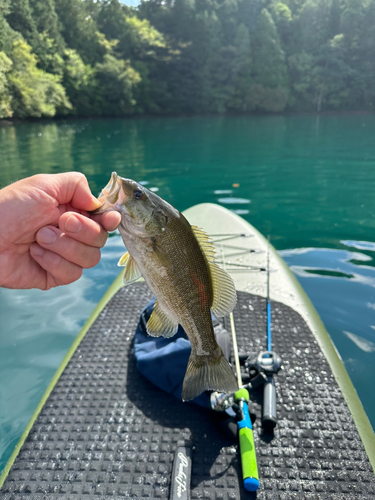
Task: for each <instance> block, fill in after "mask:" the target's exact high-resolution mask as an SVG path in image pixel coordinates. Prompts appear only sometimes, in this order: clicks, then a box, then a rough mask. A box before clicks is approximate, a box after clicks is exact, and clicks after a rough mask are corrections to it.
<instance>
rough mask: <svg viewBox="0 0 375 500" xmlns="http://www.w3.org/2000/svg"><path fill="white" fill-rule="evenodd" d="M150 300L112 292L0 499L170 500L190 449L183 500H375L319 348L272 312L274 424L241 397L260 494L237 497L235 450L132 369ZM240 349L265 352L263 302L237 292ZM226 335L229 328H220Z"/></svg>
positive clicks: (293, 319) (210, 422)
mask: <svg viewBox="0 0 375 500" xmlns="http://www.w3.org/2000/svg"><path fill="white" fill-rule="evenodd" d="M151 298H152V295H151V292H150V291H149V289H148V288H147V286H146V284H145V283H135V284H133V285H131V286H129V287H125V288H121V289H119V290H118V291H117V292H116V293H115V295H114V296H113V297H112V298H111V299H110V300H109V302H108V303H107V304H106V305H105V307H104V308H103V309H102V311H101V312H100V314H99V316H98V317H97V319H96V320H95V321H94V323H93V324H92V325H91V327H90V328H89V329H88V331H87V332H86V334H85V335H84V337H83V338H82V340H81V341H80V343H79V345H78V347H77V349H76V350H75V352H74V354H73V355H72V357H71V358H70V361H69V363H68V364H67V366H66V367H65V370H64V371H63V372H62V374H61V375H60V377H59V379H58V380H57V382H56V384H55V385H54V387H53V389H52V392H51V393H50V395H49V397H48V399H47V401H46V403H45V404H44V406H43V407H42V409H41V411H40V412H39V414H38V416H37V417H36V420H35V422H34V424H33V426H32V428H31V429H30V431H29V433H28V435H27V437H26V439H25V440H24V442H23V444H22V447H21V448H20V450H19V452H18V454H17V456H16V457H15V459H14V463H13V465H12V467H11V469H10V471H9V472H8V474H7V476H6V478H5V481H4V484H3V486H2V489H1V490H0V498H1V499H2V500H26V499H28V500H30V499H33V500H44V499H51V500H57V499H59V500H67V499H69V500H78V499H82V500H89V499H90V500H91V499H92V500H94V499H98V498H102V499H106V500H109V499H122V498H131V499H137V498H140V499H142V498H148V499H154V498H155V499H159V498H160V499H169V498H170V492H171V490H172V489H173V486H174V485H173V484H171V478H172V470H173V465H174V458H175V452H176V450H177V449H178V447H183V446H185V445H186V444H187V443H189V446H190V444H191V446H192V447H193V452H192V454H191V456H190V459H191V484H190V492H189V495H190V496H188V497H187V498H191V499H198V498H199V499H201V498H204V499H215V500H219V499H220V500H226V499H238V498H241V499H242V498H243V499H251V498H253V499H254V498H257V499H259V500H293V499H296V500H297V499H298V500H316V499H321V500H325V499H327V500H328V499H332V500H350V499H353V500H354V499H358V500H359V499H361V500H362V499H373V498H375V477H374V473H373V469H372V466H371V464H370V461H369V458H368V454H367V453H366V450H365V447H364V445H363V443H362V440H361V438H360V436H359V433H358V431H357V427H356V425H355V424H354V421H353V418H352V415H351V413H350V411H349V409H348V406H347V404H346V402H345V400H344V398H343V395H342V392H341V389H340V387H339V385H338V383H337V381H336V378H335V377H334V375H333V374H332V371H331V368H330V366H329V364H328V362H327V360H326V357H325V356H324V354H323V352H322V349H321V346H320V344H319V343H318V342H317V340H316V337H315V335H313V333H312V331H311V328H310V327H309V325H308V324H307V322H306V321H305V319H304V318H303V317H302V316H301V314H299V313H298V312H297V311H296V310H295V309H293V308H292V307H290V306H288V305H286V304H285V303H282V302H278V301H275V300H274V301H273V302H272V327H273V345H274V350H275V351H276V352H277V353H278V354H279V355H280V356H281V357H282V360H283V369H282V370H281V371H280V372H279V373H278V374H277V376H276V377H275V382H276V391H277V410H278V424H277V426H276V428H275V431H274V435H273V436H272V435H269V434H265V433H263V431H262V427H261V423H260V420H261V405H260V399H259V395H258V393H256V392H253V393H250V397H251V399H252V401H253V409H254V411H255V413H256V414H257V420H256V422H255V424H254V427H253V432H254V440H255V447H256V453H257V459H258V469H259V480H260V489H259V490H258V491H257V492H256V493H250V492H247V491H246V490H245V489H244V488H243V484H242V483H243V481H242V473H241V461H240V454H239V449H238V446H237V444H236V443H235V442H233V441H232V440H231V439H230V438H229V437H227V436H226V435H225V433H223V432H222V431H221V430H220V429H219V427H217V426H216V425H215V422H214V418H213V417H214V415H213V414H214V412H213V411H211V410H207V409H204V408H201V407H199V406H197V405H193V404H189V403H182V402H181V401H179V400H178V399H177V398H175V397H174V396H173V395H171V394H168V393H166V392H163V391H162V390H160V389H158V388H157V387H156V386H154V385H153V384H152V383H151V382H150V381H148V380H147V379H146V378H145V377H143V376H142V375H141V374H140V373H139V371H138V370H137V368H136V362H135V357H134V352H133V338H134V332H135V330H136V327H137V323H138V319H139V314H140V312H141V310H142V309H143V307H144V306H145V305H146V304H147V303H148V301H149V300H150V299H151ZM234 320H235V325H236V332H237V337H238V345H239V350H240V351H242V352H248V353H250V354H252V355H254V356H256V355H257V354H258V353H259V352H260V351H262V350H264V342H265V332H266V322H267V313H266V299H265V298H264V297H262V296H260V295H258V294H254V293H249V292H246V291H239V292H238V302H237V305H236V308H235V310H234ZM223 321H224V326H225V328H226V329H227V330H228V331H230V324H229V319H228V318H225V319H224V320H223Z"/></svg>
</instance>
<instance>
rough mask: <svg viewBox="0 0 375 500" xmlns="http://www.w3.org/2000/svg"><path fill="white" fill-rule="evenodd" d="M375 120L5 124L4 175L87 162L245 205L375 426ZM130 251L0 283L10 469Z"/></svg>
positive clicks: (102, 175) (238, 207)
mask: <svg viewBox="0 0 375 500" xmlns="http://www.w3.org/2000/svg"><path fill="white" fill-rule="evenodd" d="M374 131H375V116H371V115H363V116H361V115H355V116H321V117H316V116H286V117H285V116H277V117H198V118H165V119H164V118H157V119H128V120H106V121H104V120H98V121H69V122H67V123H63V122H58V123H43V124H42V123H36V124H20V125H17V126H11V127H4V128H0V186H1V187H2V186H4V185H6V184H8V183H10V182H13V181H15V180H17V179H19V178H22V177H26V176H28V175H32V174H34V173H40V172H49V173H54V172H56V173H57V172H64V171H69V170H79V171H81V172H83V173H85V174H86V176H87V177H88V179H89V182H90V186H91V188H92V190H93V192H94V193H98V192H99V191H100V189H101V188H102V187H103V186H104V185H105V184H106V183H107V181H108V179H109V176H110V173H111V172H112V171H113V170H116V171H117V172H118V173H119V174H120V175H123V176H126V177H130V178H134V179H136V180H138V181H144V182H147V183H148V184H147V186H148V187H149V188H157V189H158V194H159V195H161V196H162V197H164V198H166V199H167V200H168V201H169V202H171V203H172V204H173V205H175V206H176V207H177V208H179V209H180V210H184V209H185V208H187V207H189V206H191V205H194V204H196V203H200V202H204V201H208V202H214V203H221V204H223V205H224V206H226V207H228V208H231V209H232V210H234V211H236V212H237V213H239V214H241V215H242V216H243V217H244V218H245V219H246V220H248V221H249V222H250V223H252V224H253V225H254V226H255V227H257V228H258V229H259V230H260V231H261V232H263V233H264V234H270V235H271V240H272V243H273V245H274V246H275V247H276V248H277V249H278V250H279V251H281V254H282V256H283V257H284V259H285V260H286V261H287V263H288V265H289V266H290V267H291V269H292V270H293V272H294V273H295V274H296V276H297V278H298V279H299V280H300V282H301V284H302V286H303V287H304V288H305V290H306V292H307V293H308V295H309V296H310V298H311V299H312V301H313V303H314V305H315V307H316V308H317V310H318V312H319V314H320V315H321V317H322V319H323V321H324V323H325V325H326V327H327V329H328V331H329V333H330V335H331V337H332V339H333V341H334V342H335V345H336V346H337V348H338V350H339V352H340V354H341V356H342V358H343V360H344V362H345V366H346V368H347V370H348V372H349V374H350V376H351V377H352V380H353V382H354V384H355V387H356V389H357V391H358V394H359V396H360V398H361V400H362V403H363V405H364V408H365V410H366V412H367V414H368V416H369V418H370V421H371V422H372V425H373V426H374V427H375V402H374V398H373V395H372V381H373V379H374V375H375V368H374V366H375V288H374V287H375V266H374V261H373V258H374V256H375V253H374V252H375V201H374V185H375V140H374ZM233 184H239V187H233ZM122 253H123V246H122V242H121V240H120V238H119V236H118V235H114V236H113V237H111V238H110V239H109V241H108V244H107V245H106V247H105V249H104V250H103V252H102V261H101V263H100V264H99V265H98V266H97V267H96V268H95V269H91V270H87V271H85V273H84V276H83V278H82V279H81V280H79V281H78V282H77V283H74V284H72V285H69V286H67V287H62V288H59V289H55V290H51V291H48V292H41V291H37V290H28V291H17V290H4V289H0V317H1V330H0V380H1V382H0V401H1V405H0V469H1V468H2V466H3V465H4V464H5V462H6V460H7V458H8V457H9V455H10V453H11V452H12V450H13V448H14V446H15V444H16V442H17V440H18V438H19V437H20V435H21V433H22V431H23V430H24V428H25V426H26V424H27V422H28V420H29V418H30V416H31V414H32V413H33V411H34V409H35V407H36V406H37V404H38V402H39V399H40V398H41V396H42V394H43V392H44V390H45V388H46V386H47V385H48V383H49V381H50V379H51V377H52V376H53V374H54V372H55V370H56V368H57V367H58V365H59V364H60V362H61V360H62V359H63V357H64V355H65V353H66V351H67V350H68V348H69V347H70V345H71V343H72V341H73V339H74V338H75V336H76V335H77V333H78V331H79V329H80V328H81V326H82V325H83V323H84V321H85V320H86V319H87V317H88V316H89V315H90V313H91V311H92V310H93V309H94V307H95V304H96V303H97V302H98V300H99V299H100V298H101V296H102V295H103V293H104V292H105V290H106V289H107V287H108V286H109V284H110V283H111V282H112V281H113V279H114V278H115V277H116V275H117V272H118V268H117V267H116V262H117V259H118V258H119V256H120V255H121V254H122Z"/></svg>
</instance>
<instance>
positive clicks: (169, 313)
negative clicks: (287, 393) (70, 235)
mask: <svg viewBox="0 0 375 500" xmlns="http://www.w3.org/2000/svg"><path fill="white" fill-rule="evenodd" d="M99 201H100V202H101V203H102V205H101V206H100V207H99V208H98V209H96V210H95V211H93V212H92V213H95V214H101V213H104V212H106V211H108V210H116V211H118V212H120V214H121V222H120V225H119V228H118V229H119V232H120V234H121V236H122V239H123V242H124V245H125V247H126V250H127V252H126V253H125V254H124V255H123V256H122V257H121V258H120V260H119V262H118V265H119V266H123V267H124V268H125V269H124V283H125V284H126V285H129V284H131V283H133V282H135V281H137V280H138V279H139V278H140V277H141V276H142V277H143V278H144V280H145V281H146V283H147V285H148V287H149V288H150V290H151V291H152V292H153V294H154V295H155V298H156V301H155V307H154V309H153V312H152V314H151V316H150V318H149V320H148V322H147V325H146V329H147V333H148V334H149V335H151V336H153V337H159V336H164V337H173V335H175V333H176V332H177V329H178V325H179V324H180V325H181V326H182V327H183V329H184V330H185V332H186V334H187V336H188V338H189V341H190V343H191V354H190V357H189V361H188V365H187V368H186V373H185V377H184V380H183V384H182V393H181V398H182V400H183V401H189V400H191V399H194V398H195V397H197V396H199V395H200V394H201V393H202V392H204V391H205V390H213V391H218V392H225V393H233V392H235V391H237V390H238V384H237V379H236V377H235V375H234V373H233V370H232V368H231V366H230V365H229V363H228V361H227V360H226V358H225V357H224V355H223V352H222V350H221V348H220V346H219V345H218V343H217V342H216V339H215V335H214V331H213V326H212V317H211V311H212V312H213V313H214V315H215V316H216V317H223V316H225V315H226V314H228V313H230V312H231V311H232V310H233V308H234V306H235V304H236V301H237V295H236V289H235V286H234V282H233V280H232V278H231V277H230V276H229V274H227V273H226V272H225V271H224V270H223V269H221V268H220V267H219V266H218V265H217V264H216V263H215V262H214V258H215V249H214V246H213V244H212V242H211V241H210V239H209V237H208V235H207V234H206V233H205V232H204V231H203V230H202V229H200V228H198V227H196V226H191V225H190V223H189V222H188V221H187V219H186V218H185V217H184V215H183V214H181V213H180V212H179V211H178V210H177V209H176V208H174V207H173V206H172V205H170V204H169V203H168V202H167V201H166V200H164V199H162V198H161V197H160V196H158V195H157V194H156V193H154V192H152V191H149V190H148V189H147V188H145V187H144V186H143V185H141V184H139V183H137V182H136V181H133V180H131V179H125V178H123V177H120V176H119V175H117V173H116V172H113V173H112V176H111V179H110V181H109V183H108V184H107V185H106V186H105V188H104V189H103V190H102V192H101V194H100V195H99Z"/></svg>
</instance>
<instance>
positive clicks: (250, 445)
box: [234, 388, 259, 491]
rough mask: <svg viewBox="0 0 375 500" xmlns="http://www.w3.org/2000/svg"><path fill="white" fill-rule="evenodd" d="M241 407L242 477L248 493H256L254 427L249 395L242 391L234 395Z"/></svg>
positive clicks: (239, 424)
mask: <svg viewBox="0 0 375 500" xmlns="http://www.w3.org/2000/svg"><path fill="white" fill-rule="evenodd" d="M234 398H235V401H236V402H237V403H238V404H239V406H240V420H239V421H238V423H237V425H238V437H239V441H240V453H241V464H242V477H243V483H244V487H245V489H246V490H247V491H256V490H257V489H258V488H259V475H258V466H257V458H256V454H255V446H254V436H253V426H252V423H251V419H250V415H249V408H248V402H249V393H248V391H247V390H246V389H243V388H242V389H240V390H239V391H237V392H236V393H235V395H234Z"/></svg>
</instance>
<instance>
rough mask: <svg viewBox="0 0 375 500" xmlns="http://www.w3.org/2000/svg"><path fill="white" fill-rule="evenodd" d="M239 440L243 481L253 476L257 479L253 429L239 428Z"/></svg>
mask: <svg viewBox="0 0 375 500" xmlns="http://www.w3.org/2000/svg"><path fill="white" fill-rule="evenodd" d="M239 440H240V452H241V462H242V476H243V479H244V481H245V480H246V479H247V478H254V479H257V480H258V481H259V476H258V466H257V458H256V454H255V446H254V438H253V431H252V430H251V429H249V428H248V427H243V428H242V429H240V430H239Z"/></svg>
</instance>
